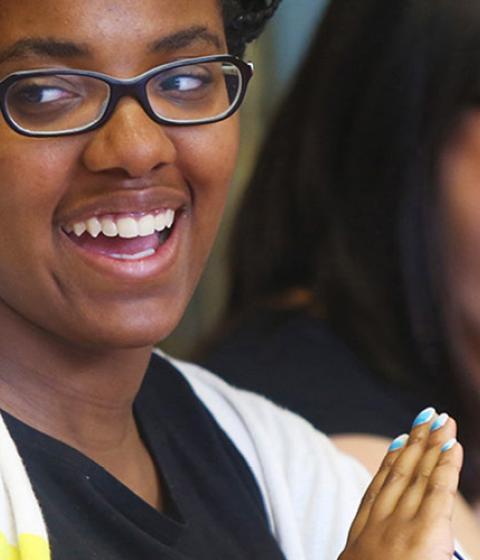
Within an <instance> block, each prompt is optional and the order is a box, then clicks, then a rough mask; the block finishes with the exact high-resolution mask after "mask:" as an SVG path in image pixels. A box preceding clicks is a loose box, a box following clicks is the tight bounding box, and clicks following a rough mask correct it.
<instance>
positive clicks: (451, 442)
mask: <svg viewBox="0 0 480 560" xmlns="http://www.w3.org/2000/svg"><path fill="white" fill-rule="evenodd" d="M456 443H457V440H456V439H455V438H452V439H449V440H448V441H447V443H446V444H445V445H444V446H443V447H442V450H441V451H442V453H445V451H448V450H449V449H452V447H453V446H454V445H455V444H456Z"/></svg>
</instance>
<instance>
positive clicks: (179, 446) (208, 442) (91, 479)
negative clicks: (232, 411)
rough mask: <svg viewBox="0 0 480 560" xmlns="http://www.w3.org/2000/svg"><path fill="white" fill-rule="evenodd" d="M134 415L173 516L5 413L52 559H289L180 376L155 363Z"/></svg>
mask: <svg viewBox="0 0 480 560" xmlns="http://www.w3.org/2000/svg"><path fill="white" fill-rule="evenodd" d="M134 410H135V415H136V418H137V422H138V425H139V428H140V431H141V433H142V436H143V438H144V441H145V443H146V445H147V446H148V448H149V450H150V452H151V454H152V457H153V459H154V461H155V464H156V466H157V469H158V471H159V473H160V475H161V477H162V479H163V480H164V482H165V485H166V488H167V492H168V495H169V499H168V512H167V513H160V512H158V511H157V510H155V509H154V508H152V507H151V506H149V505H148V504H147V503H146V502H144V501H143V500H142V499H141V498H139V497H138V496H137V495H135V494H134V493H133V492H132V491H131V490H129V489H128V488H127V487H126V486H124V485H123V484H122V483H121V482H120V481H118V480H117V479H115V478H114V477H113V476H111V475H110V474H109V473H108V472H107V471H105V470H104V469H103V468H102V467H100V466H99V465H98V464H96V463H94V462H93V461H91V460H90V459H88V458H87V457H86V456H85V455H83V454H82V453H80V452H78V451H76V450H75V449H73V448H72V447H69V446H68V445H65V444H63V443H62V442H60V441H58V440H56V439H53V438H51V437H49V436H47V435H45V434H43V433H41V432H39V431H37V430H35V429H33V428H31V427H29V426H27V425H26V424H24V423H22V422H20V421H19V420H17V419H15V418H13V417H12V416H10V415H9V414H7V413H3V415H4V419H5V422H6V424H7V427H8V428H9V430H10V433H11V434H12V437H13V439H14V441H15V443H16V445H17V447H18V450H19V453H20V456H21V457H22V459H23V461H24V463H25V466H26V469H27V472H28V474H29V476H30V479H31V481H32V484H33V488H34V491H35V493H36V496H37V498H38V500H39V502H40V506H41V508H42V511H43V514H44V517H45V521H46V524H47V528H48V533H49V538H50V544H51V548H52V556H53V560H94V559H95V560H97V559H98V560H253V559H258V560H284V556H283V554H282V553H281V552H280V550H279V547H278V545H277V543H276V542H275V540H274V538H273V537H272V536H271V534H270V532H269V529H268V522H267V519H266V514H265V509H264V505H263V502H262V498H261V495H260V492H259V489H258V487H257V484H256V481H255V479H254V477H253V475H252V472H251V471H250V469H249V467H248V465H247V464H246V463H245V461H244V459H243V457H242V456H241V455H240V453H239V452H238V450H237V449H236V448H235V447H234V445H233V444H232V442H231V441H230V439H229V438H228V437H227V436H226V435H225V433H224V432H223V431H222V430H221V428H220V427H219V426H218V424H217V423H216V421H215V420H214V419H213V418H212V416H211V415H210V413H209V412H208V411H207V409H206V408H205V407H204V405H203V404H202V403H201V401H199V399H198V398H197V397H196V396H195V394H194V393H193V391H192V389H191V387H190V385H189V384H188V383H187V382H186V380H185V379H184V378H183V376H182V375H181V374H180V373H179V372H178V371H176V370H175V369H174V368H173V367H172V366H171V365H170V364H169V363H168V362H166V361H165V360H163V359H162V358H159V357H158V356H152V360H151V362H150V365H149V368H148V371H147V374H146V376H145V380H144V383H143V385H142V387H141V390H140V392H139V395H138V397H137V399H136V401H135V407H134Z"/></svg>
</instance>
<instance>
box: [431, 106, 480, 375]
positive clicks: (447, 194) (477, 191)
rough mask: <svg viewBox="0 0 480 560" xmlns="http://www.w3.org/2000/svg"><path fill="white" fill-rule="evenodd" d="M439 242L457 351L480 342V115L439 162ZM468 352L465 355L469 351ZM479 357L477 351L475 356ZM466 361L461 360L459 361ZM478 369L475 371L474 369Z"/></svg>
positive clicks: (465, 122) (469, 120) (469, 117)
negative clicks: (444, 267) (457, 346)
mask: <svg viewBox="0 0 480 560" xmlns="http://www.w3.org/2000/svg"><path fill="white" fill-rule="evenodd" d="M440 171H441V184H442V187H441V197H440V205H439V208H440V239H441V253H442V258H443V261H444V263H445V265H446V273H447V274H446V286H445V288H446V289H445V303H446V306H445V309H446V315H447V322H449V326H450V331H451V332H453V333H454V336H456V337H459V336H460V337H462V340H461V341H460V345H461V346H463V347H465V348H466V346H465V345H468V346H470V341H469V339H470V337H471V336H472V335H473V338H472V340H475V346H476V347H477V348H478V337H479V336H480V111H470V112H468V113H467V114H466V115H465V116H464V118H463V119H462V122H461V124H460V126H459V127H458V129H457V130H456V132H455V134H454V136H453V137H452V138H451V140H450V142H449V143H448V146H447V149H446V151H445V153H444V155H443V158H442V161H441V169H440ZM468 351H469V350H468ZM477 353H478V350H477ZM463 359H465V357H464V358H463ZM477 367H478V366H477Z"/></svg>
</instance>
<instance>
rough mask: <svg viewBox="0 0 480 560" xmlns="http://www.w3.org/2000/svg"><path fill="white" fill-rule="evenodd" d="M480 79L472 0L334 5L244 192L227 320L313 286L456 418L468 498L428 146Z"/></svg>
mask: <svg viewBox="0 0 480 560" xmlns="http://www.w3.org/2000/svg"><path fill="white" fill-rule="evenodd" d="M479 78H480V5H479V4H478V3H477V2H472V1H471V0H454V1H453V0H388V1H386V0H332V2H331V5H330V7H329V9H328V10H327V13H326V16H325V18H324V20H323V22H322V25H321V27H320V29H319V30H318V34H317V36H316V38H315V40H314V43H313V45H312V47H311V49H310V52H309V53H308V55H307V57H306V59H305V62H304V64H303V66H302V67H301V69H300V71H299V74H298V76H297V79H296V81H295V82H294V86H293V89H292V90H291V91H290V93H289V95H288V96H287V97H286V99H285V100H284V102H283V104H282V106H281V107H280V109H279V112H278V116H277V118H276V119H275V121H274V123H273V126H272V128H271V130H270V133H269V134H268V137H267V139H266V141H265V143H264V147H263V151H262V152H261V155H260V158H259V163H258V166H257V168H256V171H255V173H254V177H253V180H252V183H251V185H250V186H249V188H248V190H247V192H246V195H245V197H244V199H243V203H242V205H241V209H240V212H239V214H238V218H237V220H236V224H235V227H234V231H233V237H232V242H231V248H230V252H231V258H230V270H231V273H232V287H231V293H230V298H229V301H228V305H227V310H226V315H225V316H226V317H228V318H229V319H231V317H232V316H233V317H239V316H240V315H241V314H243V313H244V312H245V311H246V310H248V309H249V308H251V307H252V306H261V305H265V302H267V301H268V300H269V299H270V298H271V296H272V294H282V293H284V292H286V291H288V290H291V289H293V288H298V287H301V288H306V289H307V290H310V291H311V293H313V294H314V295H315V299H316V302H317V304H319V305H320V306H321V307H322V308H323V310H324V312H325V316H326V319H327V321H328V322H329V323H330V325H331V326H332V328H333V329H335V330H336V331H337V332H338V333H340V335H341V336H342V337H343V338H344V339H346V340H347V341H348V342H349V344H350V345H351V347H352V348H353V349H354V350H355V351H356V352H357V354H358V355H360V356H361V357H362V358H363V359H364V360H365V361H366V362H367V363H368V364H369V365H370V367H371V369H372V371H373V372H374V373H375V374H377V375H378V376H381V377H382V378H383V379H387V380H389V381H391V382H393V383H400V384H402V385H404V386H406V387H410V388H412V389H414V390H416V391H422V390H423V391H424V393H425V395H428V397H429V398H430V399H432V398H433V399H435V400H436V403H434V404H437V406H439V407H442V408H443V407H444V409H446V410H448V411H449V412H451V413H452V414H454V415H455V416H456V418H457V419H458V420H459V424H460V438H461V439H462V442H463V443H464V445H465V449H466V462H465V469H464V474H463V479H462V489H463V491H464V493H465V495H466V496H467V498H469V499H474V498H476V497H480V432H478V429H477V426H478V425H480V397H479V394H480V392H479V391H478V388H477V389H474V387H473V385H472V381H471V379H470V376H469V375H468V374H467V372H465V371H463V369H462V368H459V367H457V366H456V365H454V364H453V360H452V359H451V355H450V351H449V347H448V343H447V341H446V336H445V334H444V331H443V328H442V321H441V318H440V316H439V313H438V309H439V308H440V307H441V304H440V301H439V293H440V291H441V289H442V287H441V286H440V284H439V278H441V277H442V275H441V274H440V275H439V274H437V269H438V268H439V266H440V263H439V262H438V260H437V259H436V256H435V255H436V252H437V251H436V249H435V235H434V220H433V216H434V209H435V205H436V194H437V192H438V188H436V187H437V186H438V184H439V180H438V177H437V169H438V161H439V157H440V155H441V153H442V150H443V148H444V146H445V142H446V141H447V139H448V138H449V137H450V136H451V133H452V130H453V129H454V127H455V126H456V123H457V121H458V120H459V118H460V117H461V115H462V114H464V112H465V110H466V109H467V108H468V107H469V106H471V105H472V104H473V103H474V102H475V101H477V100H478V93H479V86H480V82H479Z"/></svg>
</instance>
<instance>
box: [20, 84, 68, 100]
mask: <svg viewBox="0 0 480 560" xmlns="http://www.w3.org/2000/svg"><path fill="white" fill-rule="evenodd" d="M12 93H13V95H12V97H11V99H15V100H16V101H17V102H20V103H27V104H32V105H34V104H39V105H40V104H44V103H54V102H56V101H61V100H66V99H71V98H72V97H73V96H72V93H71V92H68V91H66V90H64V89H61V88H58V87H53V86H41V85H35V84H30V85H24V86H20V87H18V88H16V90H15V91H14V92H12Z"/></svg>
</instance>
